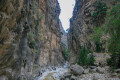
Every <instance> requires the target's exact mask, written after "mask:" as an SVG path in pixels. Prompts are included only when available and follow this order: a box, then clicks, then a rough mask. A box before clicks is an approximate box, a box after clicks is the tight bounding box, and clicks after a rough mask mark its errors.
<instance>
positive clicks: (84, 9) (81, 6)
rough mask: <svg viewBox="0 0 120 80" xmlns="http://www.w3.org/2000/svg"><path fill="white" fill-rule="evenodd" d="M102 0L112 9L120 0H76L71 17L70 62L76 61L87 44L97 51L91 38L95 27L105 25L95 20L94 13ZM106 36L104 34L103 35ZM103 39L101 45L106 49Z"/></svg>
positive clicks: (69, 36) (69, 34) (69, 37)
mask: <svg viewBox="0 0 120 80" xmlns="http://www.w3.org/2000/svg"><path fill="white" fill-rule="evenodd" d="M98 1H101V2H103V3H105V4H106V5H107V7H108V8H109V9H110V8H111V7H112V6H113V5H115V4H116V2H117V1H119V0H76V4H75V8H74V11H73V17H72V18H71V19H70V30H69V32H68V48H69V50H70V62H71V63H74V62H76V59H77V56H78V54H79V51H80V49H81V48H82V47H83V46H84V45H85V46H86V47H87V48H88V49H90V50H93V51H95V50H96V45H95V43H94V41H93V40H91V35H92V34H93V30H94V27H96V26H98V27H103V24H104V22H105V21H104V17H102V18H103V21H102V22H97V24H95V21H93V18H92V14H93V12H95V10H96V4H97V3H98ZM103 38H104V36H103ZM104 40H105V39H103V41H102V40H101V41H100V43H101V45H100V46H103V47H102V50H103V51H105V47H106V43H104Z"/></svg>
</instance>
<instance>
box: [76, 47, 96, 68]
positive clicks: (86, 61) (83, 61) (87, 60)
mask: <svg viewBox="0 0 120 80" xmlns="http://www.w3.org/2000/svg"><path fill="white" fill-rule="evenodd" d="M88 54H89V51H88V49H87V48H86V47H85V46H84V47H82V49H81V50H80V53H79V56H78V62H77V63H78V64H79V65H82V66H89V65H94V62H95V58H94V55H93V53H91V54H90V55H89V56H88Z"/></svg>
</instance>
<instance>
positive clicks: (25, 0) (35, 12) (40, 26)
mask: <svg viewBox="0 0 120 80" xmlns="http://www.w3.org/2000/svg"><path fill="white" fill-rule="evenodd" d="M59 14H60V9H59V4H58V2H57V0H1V1H0V79H1V80H2V79H3V80H4V79H5V80H23V79H27V80H33V79H32V76H33V74H34V73H35V72H34V71H35V69H36V68H40V67H42V66H47V65H58V63H59V64H61V63H62V60H63V58H62V54H61V46H60V27H59ZM37 71H39V69H38V70H37Z"/></svg>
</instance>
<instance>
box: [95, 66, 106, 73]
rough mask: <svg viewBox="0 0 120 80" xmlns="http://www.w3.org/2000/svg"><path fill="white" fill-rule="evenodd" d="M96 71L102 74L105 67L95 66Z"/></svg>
mask: <svg viewBox="0 0 120 80" xmlns="http://www.w3.org/2000/svg"><path fill="white" fill-rule="evenodd" d="M96 71H97V72H98V73H101V74H103V73H104V72H105V69H104V68H101V67H97V70H96Z"/></svg>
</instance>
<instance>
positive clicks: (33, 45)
mask: <svg viewBox="0 0 120 80" xmlns="http://www.w3.org/2000/svg"><path fill="white" fill-rule="evenodd" d="M35 45H36V42H35V41H34V40H32V41H31V42H30V43H29V47H30V48H33V49H34V48H35Z"/></svg>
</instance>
